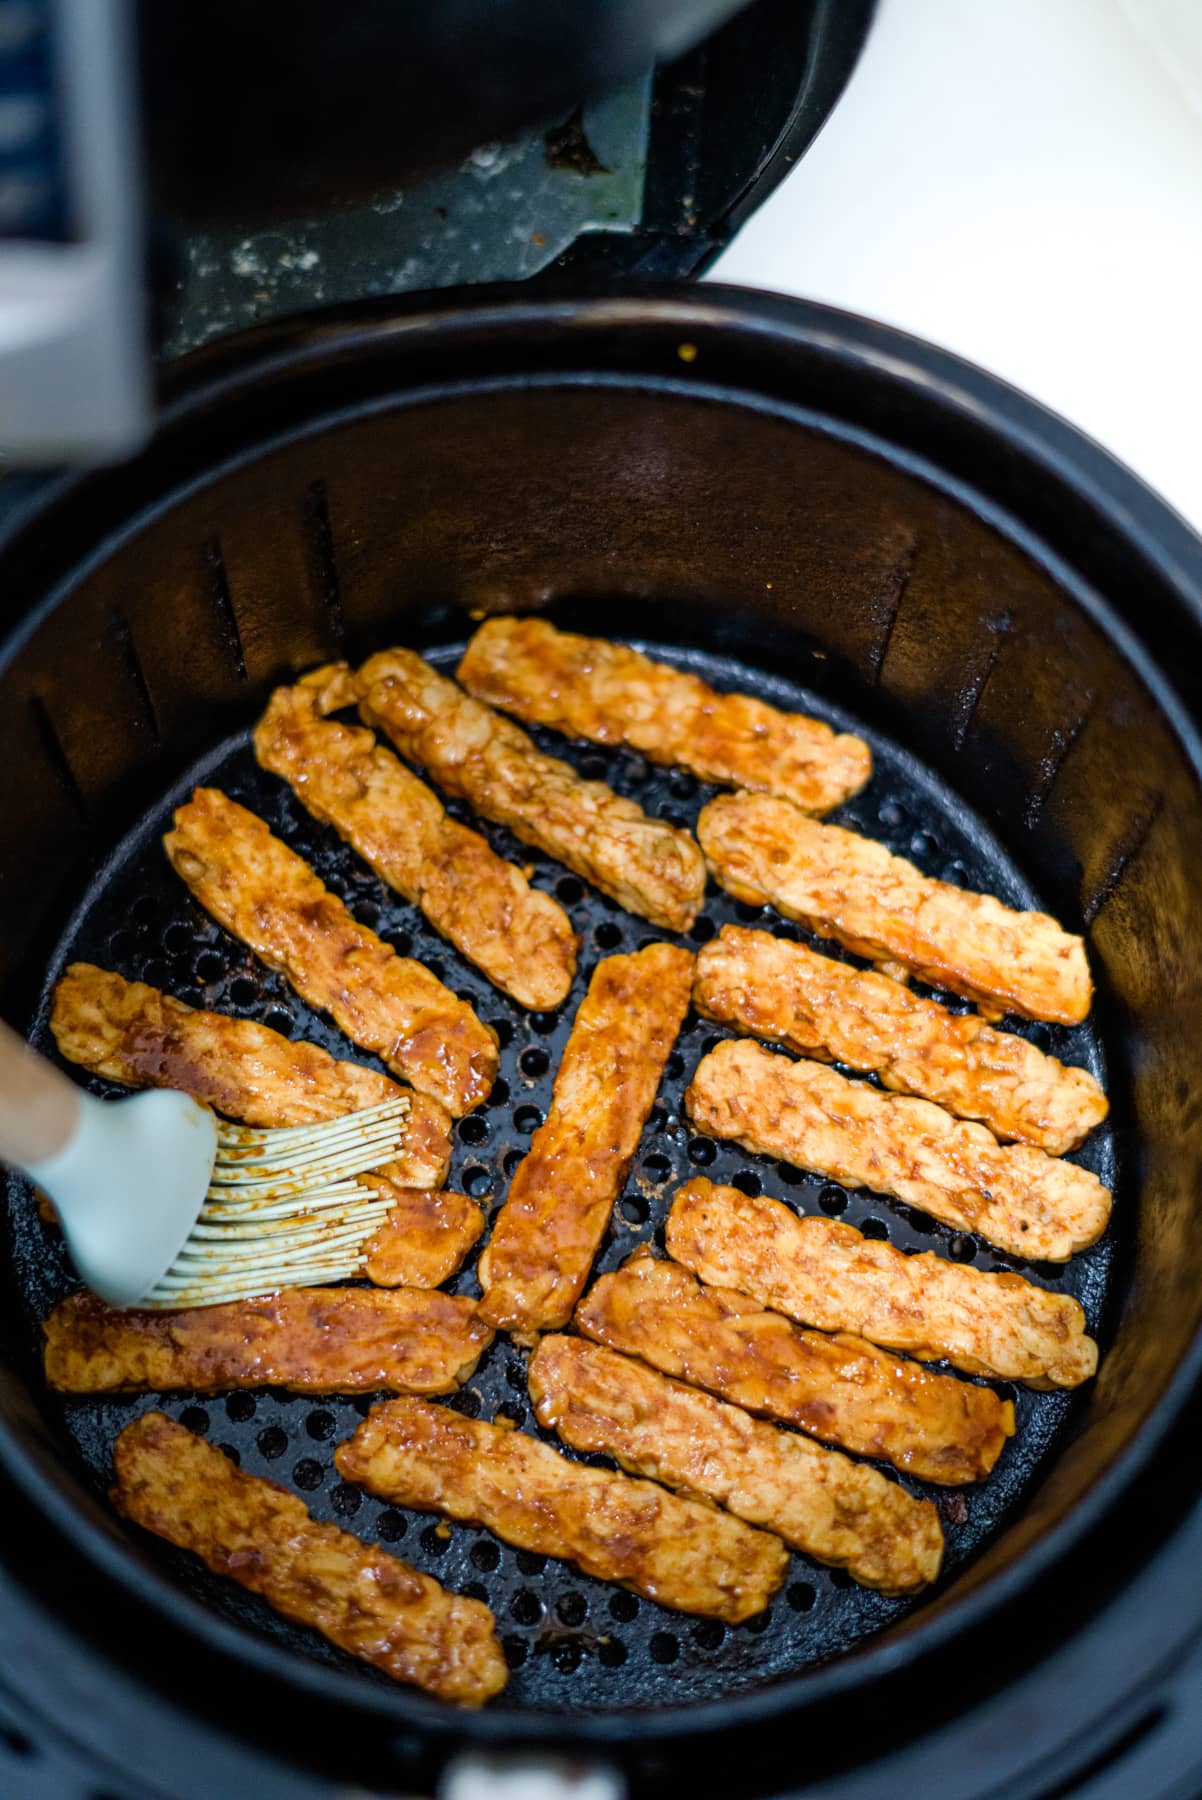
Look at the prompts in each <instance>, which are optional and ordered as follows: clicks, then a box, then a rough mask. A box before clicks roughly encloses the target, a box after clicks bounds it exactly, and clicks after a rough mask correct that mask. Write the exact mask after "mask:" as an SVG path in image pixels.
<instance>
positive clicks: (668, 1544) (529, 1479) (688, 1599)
mask: <svg viewBox="0 0 1202 1800" xmlns="http://www.w3.org/2000/svg"><path fill="white" fill-rule="evenodd" d="M334 1461H335V1463H336V1465H337V1467H338V1473H339V1474H340V1475H342V1476H344V1477H345V1479H346V1480H347V1481H361V1482H363V1483H364V1485H365V1486H367V1487H368V1488H370V1489H371V1491H372V1493H373V1494H379V1495H380V1496H381V1497H382V1498H384V1499H386V1500H390V1501H393V1502H394V1503H396V1504H397V1505H400V1506H416V1507H418V1508H420V1509H421V1510H422V1511H424V1512H439V1513H444V1514H445V1515H446V1517H447V1518H449V1519H462V1520H466V1521H468V1522H470V1523H471V1524H475V1525H486V1526H487V1527H488V1529H489V1530H490V1531H495V1532H496V1534H497V1536H498V1537H501V1538H504V1539H505V1541H506V1543H509V1544H516V1545H517V1546H518V1547H519V1548H520V1549H523V1550H534V1551H537V1552H538V1553H539V1554H540V1555H542V1556H558V1557H563V1558H564V1559H565V1560H567V1561H568V1562H574V1563H576V1564H577V1565H578V1566H579V1567H580V1568H581V1569H583V1570H584V1572H585V1574H586V1575H595V1576H597V1577H598V1578H599V1579H600V1580H602V1581H617V1582H620V1583H621V1584H622V1586H623V1587H629V1588H633V1589H634V1590H635V1592H636V1593H639V1594H645V1595H646V1596H647V1598H648V1599H650V1600H658V1601H659V1603H660V1605H661V1606H672V1607H675V1608H676V1609H677V1610H678V1611H679V1612H691V1613H704V1614H707V1615H709V1616H710V1617H711V1618H715V1619H727V1620H729V1621H730V1623H731V1624H738V1622H739V1621H740V1620H741V1619H748V1618H750V1617H751V1616H752V1614H754V1613H758V1612H762V1611H763V1609H764V1607H765V1606H767V1604H768V1601H769V1600H770V1599H771V1597H772V1595H773V1594H774V1593H775V1592H776V1590H777V1588H778V1587H779V1586H780V1584H781V1582H782V1581H783V1580H784V1577H785V1571H786V1569H787V1567H788V1556H787V1554H786V1552H785V1548H784V1546H783V1544H781V1543H780V1542H779V1541H778V1540H777V1539H776V1538H774V1537H771V1536H770V1535H769V1534H768V1533H767V1532H765V1531H753V1530H752V1528H751V1527H750V1526H749V1525H743V1524H741V1523H740V1522H739V1520H738V1519H732V1518H729V1517H727V1515H726V1514H725V1513H720V1512H717V1511H715V1510H714V1508H713V1507H711V1506H702V1505H700V1504H699V1503H698V1502H697V1501H695V1500H682V1499H680V1498H679V1497H678V1496H677V1495H675V1494H669V1493H665V1491H664V1489H663V1488H661V1487H657V1486H656V1485H655V1484H654V1483H653V1482H650V1481H633V1480H631V1478H630V1476H628V1475H619V1474H615V1473H614V1472H613V1471H612V1470H609V1469H589V1468H586V1467H585V1466H584V1464H583V1463H576V1462H569V1461H568V1459H567V1458H566V1457H564V1456H560V1455H559V1453H558V1452H557V1451H555V1450H552V1449H551V1447H550V1445H549V1444H540V1443H539V1442H538V1440H537V1438H532V1437H527V1436H526V1434H525V1432H521V1431H514V1430H512V1429H510V1430H505V1429H503V1428H502V1427H501V1426H500V1425H488V1424H485V1422H484V1421H483V1420H482V1419H466V1418H464V1417H462V1415H461V1414H459V1413H453V1412H450V1411H449V1410H448V1409H447V1408H446V1407H443V1406H425V1405H423V1404H421V1403H420V1402H418V1401H411V1400H399V1401H385V1402H384V1404H383V1405H381V1406H374V1407H373V1408H372V1410H371V1412H370V1413H369V1414H368V1416H367V1418H366V1419H365V1420H364V1421H363V1423H362V1425H360V1427H359V1429H358V1430H357V1431H356V1433H355V1435H354V1437H352V1438H350V1439H349V1440H348V1441H347V1442H346V1443H345V1444H339V1446H338V1448H337V1450H336V1451H335V1452H334Z"/></svg>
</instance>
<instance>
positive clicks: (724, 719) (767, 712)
mask: <svg viewBox="0 0 1202 1800" xmlns="http://www.w3.org/2000/svg"><path fill="white" fill-rule="evenodd" d="M459 679H460V681H461V682H462V683H463V685H464V687H465V688H467V689H468V690H469V692H470V693H473V694H475V695H476V697H477V699H479V700H487V701H488V702H489V704H490V705H492V706H499V707H501V708H502V709H503V710H504V711H505V712H509V713H514V714H515V715H516V716H517V717H518V718H519V719H523V720H525V722H526V724H527V725H551V726H553V727H554V728H555V730H557V731H562V732H565V733H566V734H567V736H568V737H576V738H589V739H591V740H592V742H593V743H595V744H630V745H631V746H632V747H633V748H634V749H636V750H641V751H642V753H643V755H644V756H647V757H650V759H651V761H652V762H656V763H677V764H679V765H680V766H681V767H682V768H685V769H691V770H692V771H693V773H694V775H699V776H700V777H701V779H702V780H703V781H716V782H720V783H721V784H723V785H724V786H728V787H740V788H752V789H754V790H757V791H762V792H767V793H770V794H780V795H782V796H783V797H784V798H785V799H786V800H792V801H793V803H794V804H795V805H796V806H800V807H802V808H803V809H804V810H805V811H806V812H810V813H825V812H829V811H830V810H831V808H832V807H833V806H838V805H839V804H840V803H841V802H842V801H844V800H847V799H849V798H850V797H851V795H852V794H855V793H858V792H859V790H860V789H861V788H862V787H863V786H864V783H865V782H866V781H867V780H868V778H869V776H870V775H871V774H872V752H871V751H870V750H869V748H868V745H867V744H866V743H865V742H864V740H863V738H858V737H851V736H850V735H848V734H847V733H845V732H839V733H836V732H834V731H832V730H831V728H830V726H829V725H824V724H822V722H821V721H820V720H818V719H811V718H807V717H806V715H805V714H804V713H789V712H782V711H781V710H780V708H779V707H776V706H768V705H766V704H765V703H764V701H762V700H755V699H753V698H752V697H751V695H750V694H720V693H717V692H716V691H715V690H714V689H713V688H712V687H710V686H709V685H708V683H706V682H704V681H702V680H701V678H700V676H698V675H692V674H689V673H687V672H686V671H685V670H682V669H673V668H670V667H669V666H668V664H667V663H662V662H653V661H652V660H651V658H650V657H649V656H643V655H641V654H640V652H639V651H637V650H632V649H631V648H630V647H629V645H627V644H615V643H611V642H609V641H608V640H607V639H605V638H590V637H577V636H575V635H574V634H573V633H571V632H567V631H557V630H556V629H555V627H554V626H553V625H549V624H548V623H547V621H546V620H545V619H487V620H486V621H485V623H484V624H483V625H481V627H480V629H479V631H477V633H476V635H475V637H474V638H473V639H472V641H471V643H470V644H469V645H468V647H467V653H466V655H465V656H464V658H463V661H462V662H461V663H460V665H459Z"/></svg>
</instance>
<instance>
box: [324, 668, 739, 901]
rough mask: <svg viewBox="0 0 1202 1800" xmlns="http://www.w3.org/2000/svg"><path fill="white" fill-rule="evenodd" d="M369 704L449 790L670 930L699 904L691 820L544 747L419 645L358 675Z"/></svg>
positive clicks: (374, 718)
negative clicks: (588, 776)
mask: <svg viewBox="0 0 1202 1800" xmlns="http://www.w3.org/2000/svg"><path fill="white" fill-rule="evenodd" d="M351 679H352V680H353V682H354V685H355V689H356V691H357V693H358V695H359V712H360V714H361V716H362V718H363V720H364V722H365V723H366V724H368V725H373V726H376V727H378V728H379V729H380V730H381V731H384V732H386V733H387V734H388V736H389V737H390V738H391V739H392V741H393V743H394V744H395V745H396V746H397V749H398V750H399V751H400V752H401V754H402V756H405V757H407V758H408V759H409V761H410V762H414V763H417V764H418V766H419V767H420V768H423V769H425V770H426V771H427V772H428V773H429V774H430V775H431V776H432V777H433V779H434V780H435V781H436V782H437V783H438V785H439V787H441V788H443V789H444V790H445V791H446V792H447V793H449V794H455V795H458V796H460V797H461V798H463V799H465V800H467V801H469V802H470V803H471V805H472V806H474V807H475V809H476V811H477V812H478V813H480V814H481V815H482V816H483V817H484V818H486V819H494V820H496V821H498V822H499V823H500V824H502V825H507V826H508V827H509V829H510V830H511V831H512V832H513V833H514V835H515V836H516V837H519V838H520V839H521V840H522V842H523V843H525V844H533V845H534V846H535V848H536V849H538V850H545V851H547V852H548V853H549V854H550V855H551V856H554V857H557V858H558V859H559V861H560V862H562V863H566V864H567V866H568V868H569V869H572V870H574V871H575V873H576V874H577V875H580V876H582V877H583V879H584V880H585V881H590V882H592V884H593V886H594V887H598V888H600V889H601V891H602V893H604V894H609V895H610V896H611V897H612V898H613V899H614V900H616V901H617V902H618V904H619V906H624V907H625V908H626V910H627V911H628V912H634V913H639V914H641V916H642V917H643V918H646V919H650V920H651V922H652V923H653V924H654V925H661V926H663V927H664V928H665V929H666V930H668V931H687V930H688V928H689V926H690V925H691V924H692V923H693V920H694V919H695V918H696V917H697V914H698V912H699V911H700V910H701V902H702V899H703V897H704V894H705V864H704V862H703V861H702V857H701V852H700V851H699V850H698V848H697V846H696V844H695V843H694V842H693V839H692V838H691V837H690V835H689V833H688V832H687V831H679V830H677V828H676V827H675V826H674V825H669V824H667V823H665V821H664V820H662V819H652V818H649V817H648V815H647V814H646V813H645V812H644V811H643V810H642V808H641V807H639V806H636V805H635V803H634V801H633V800H624V799H621V798H620V797H619V796H618V795H617V794H615V793H614V791H613V789H612V788H609V787H606V785H605V783H604V782H603V781H585V780H583V779H582V778H581V777H580V776H579V775H577V773H576V771H575V770H574V769H573V768H572V767H571V766H570V764H568V763H566V762H561V761H560V760H559V759H558V758H557V757H554V756H545V755H544V754H543V752H542V751H541V750H539V749H537V748H536V746H535V745H534V743H533V742H532V741H531V739H530V738H529V737H528V736H527V734H526V733H525V732H524V731H523V730H522V729H521V727H520V726H519V725H515V724H514V723H513V721H512V720H511V719H505V718H502V716H501V714H500V713H496V712H493V710H492V708H491V707H489V706H485V705H484V704H483V703H482V702H481V701H479V700H474V699H473V698H472V697H471V695H470V694H465V693H464V691H463V689H462V688H460V687H457V686H456V685H455V683H454V682H453V681H449V680H448V679H447V677H446V676H445V675H440V674H438V672H437V671H436V670H435V669H432V668H431V667H430V665H429V663H427V662H423V661H422V659H421V657H420V656H417V655H415V654H414V652H413V651H412V650H384V651H381V652H380V654H379V655H377V656H373V657H370V658H369V659H368V661H367V662H365V663H364V665H363V667H362V668H361V669H360V670H359V671H358V673H357V674H356V675H354V676H352V677H351Z"/></svg>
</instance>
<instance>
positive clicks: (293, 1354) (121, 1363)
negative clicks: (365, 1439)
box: [42, 1287, 492, 1394]
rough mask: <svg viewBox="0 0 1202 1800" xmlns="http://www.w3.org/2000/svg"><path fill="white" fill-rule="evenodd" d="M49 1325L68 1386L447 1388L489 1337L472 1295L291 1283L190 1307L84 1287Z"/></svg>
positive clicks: (51, 1376) (57, 1373) (49, 1353)
mask: <svg viewBox="0 0 1202 1800" xmlns="http://www.w3.org/2000/svg"><path fill="white" fill-rule="evenodd" d="M42 1329H43V1331H44V1332H45V1334H46V1346H45V1368H46V1379H47V1381H48V1382H49V1383H50V1386H51V1387H53V1388H59V1389H60V1390H62V1391H63V1392H64V1393H70V1394H107V1393H121V1392H130V1391H135V1392H142V1391H145V1390H146V1389H148V1388H160V1389H167V1388H190V1389H195V1391H196V1392H197V1393H203V1394H216V1393H224V1392H225V1391H226V1390H227V1389H229V1388H245V1387H284V1388H291V1389H292V1391H293V1392H294V1393H297V1394H371V1393H375V1392H377V1391H379V1390H381V1389H387V1390H388V1391H390V1392H393V1393H398V1394H450V1393H453V1392H454V1390H455V1389H456V1388H457V1387H460V1386H461V1385H462V1383H463V1382H465V1381H466V1380H467V1378H468V1376H469V1375H470V1374H471V1372H472V1370H473V1369H474V1368H475V1366H476V1364H477V1363H478V1362H479V1360H480V1357H481V1355H482V1354H483V1352H484V1350H485V1348H486V1346H487V1345H488V1344H489V1342H490V1341H491V1339H492V1332H491V1331H489V1329H488V1327H487V1326H486V1325H485V1323H484V1321H483V1320H482V1319H481V1318H480V1316H479V1314H478V1312H477V1311H476V1307H475V1304H474V1302H472V1301H471V1300H467V1299H461V1298H459V1297H458V1296H456V1295H453V1294H431V1293H425V1292H423V1291H421V1290H420V1289H417V1288H396V1289H395V1290H393V1291H392V1292H389V1293H385V1292H382V1291H381V1290H380V1289H378V1288H355V1287H343V1288H332V1287H331V1288H285V1289H284V1291H283V1292H282V1293H279V1294H270V1295H268V1296H267V1297H266V1298H265V1299H262V1300H235V1301H230V1302H227V1303H226V1304H224V1305H221V1306H200V1307H195V1308H193V1309H192V1310H190V1311H185V1312H122V1311H118V1310H117V1309H116V1308H113V1307H109V1306H106V1305H105V1304H104V1301H103V1300H99V1299H97V1297H96V1295H95V1294H90V1293H87V1292H86V1291H80V1292H79V1293H75V1294H69V1295H68V1296H67V1298H66V1299H65V1300H60V1301H59V1303H58V1305H57V1306H56V1307H55V1309H54V1311H53V1312H52V1313H51V1315H50V1317H49V1318H48V1319H47V1321H46V1323H45V1325H44V1326H43V1327H42Z"/></svg>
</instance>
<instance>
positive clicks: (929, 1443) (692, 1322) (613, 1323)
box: [576, 1249, 1014, 1487]
mask: <svg viewBox="0 0 1202 1800" xmlns="http://www.w3.org/2000/svg"><path fill="white" fill-rule="evenodd" d="M576 1324H577V1325H578V1326H579V1328H580V1330H581V1331H583V1332H584V1333H585V1335H586V1336H587V1337H591V1338H595V1339H596V1340H597V1342H598V1343H601V1344H605V1345H607V1346H608V1348H609V1349H611V1350H621V1351H625V1352H626V1354H627V1355H629V1356H641V1357H642V1359H643V1361H644V1362H647V1363H650V1364H651V1366H652V1368H654V1369H659V1370H661V1371H662V1373H663V1374H665V1375H674V1376H676V1377H677V1378H678V1379H679V1380H682V1381H688V1382H691V1383H692V1385H693V1386H694V1387H700V1388H707V1389H708V1390H709V1391H710V1393H713V1394H718V1395H719V1396H720V1397H721V1398H722V1399H724V1400H731V1401H733V1402H734V1404H735V1405H736V1406H743V1407H746V1409H747V1411H748V1412H753V1413H764V1414H767V1416H768V1417H769V1418H773V1419H781V1420H784V1422H785V1423H786V1424H789V1425H798V1426H800V1428H801V1429H802V1430H803V1431H808V1432H809V1433H810V1434H811V1436H813V1437H817V1438H823V1439H824V1440H825V1441H826V1442H827V1443H831V1444H838V1445H839V1446H840V1448H842V1449H844V1450H852V1451H855V1452H856V1454H857V1455H860V1456H877V1457H881V1458H883V1459H884V1460H885V1461H886V1462H891V1463H892V1464H893V1465H894V1467H895V1468H898V1469H903V1470H906V1471H908V1472H909V1473H910V1474H911V1475H917V1476H919V1477H921V1478H922V1479H923V1480H925V1481H937V1482H941V1483H943V1484H944V1485H946V1486H951V1487H955V1486H960V1485H962V1484H963V1483H964V1482H968V1481H980V1480H981V1479H982V1478H983V1477H984V1476H986V1475H988V1473H989V1471H990V1469H992V1467H993V1465H994V1463H995V1462H996V1461H997V1459H998V1457H999V1456H1000V1455H1001V1452H1002V1447H1003V1445H1004V1444H1005V1442H1006V1439H1007V1438H1008V1437H1012V1436H1013V1435H1014V1406H1013V1403H1012V1402H1011V1401H1009V1400H1000V1399H999V1398H998V1396H997V1395H996V1394H995V1393H994V1392H993V1390H992V1389H991V1388H984V1387H975V1386H973V1385H972V1384H971V1383H969V1382H966V1381H958V1380H957V1379H956V1377H955V1376H954V1375H937V1374H935V1373H934V1372H933V1371H932V1370H930V1369H927V1368H924V1367H923V1365H922V1364H921V1363H916V1362H907V1361H906V1360H905V1359H904V1358H901V1357H898V1356H893V1355H890V1354H889V1353H888V1352H887V1351H885V1350H880V1349H878V1348H877V1347H876V1346H875V1345H874V1344H868V1343H865V1341H864V1339H863V1338H858V1337H852V1336H851V1335H850V1334H848V1333H840V1334H839V1335H838V1336H835V1337H825V1336H824V1335H823V1334H822V1333H820V1332H817V1331H803V1330H802V1329H801V1328H800V1327H799V1326H797V1325H791V1324H790V1323H789V1321H788V1319H785V1318H783V1317H782V1316H781V1314H780V1313H777V1312H768V1311H767V1310H765V1308H763V1307H762V1306H759V1305H757V1304H756V1302H755V1301H754V1300H749V1299H747V1298H746V1297H745V1296H744V1295H743V1294H736V1293H733V1292H732V1291H731V1290H730V1289H729V1288H709V1287H704V1286H702V1284H701V1283H700V1282H699V1281H698V1280H697V1279H696V1278H695V1277H694V1276H693V1275H690V1274H689V1272H688V1270H687V1269H682V1268H681V1267H680V1265H679V1264H678V1263H672V1262H661V1261H660V1260H658V1258H656V1257H654V1256H652V1255H651V1254H650V1252H649V1251H648V1250H646V1249H644V1250H642V1251H637V1252H636V1253H635V1255H634V1256H632V1257H631V1258H630V1259H629V1260H628V1261H627V1262H625V1263H624V1264H623V1265H622V1267H621V1268H620V1269H619V1270H617V1271H616V1273H614V1274H612V1275H602V1276H601V1278H600V1280H598V1281H596V1282H594V1283H593V1286H592V1287H591V1288H590V1290H589V1292H588V1293H587V1294H586V1295H585V1297H584V1299H583V1300H582V1301H581V1303H580V1305H579V1306H578V1307H577V1308H576Z"/></svg>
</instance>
